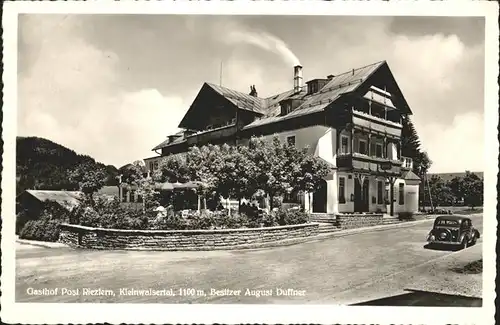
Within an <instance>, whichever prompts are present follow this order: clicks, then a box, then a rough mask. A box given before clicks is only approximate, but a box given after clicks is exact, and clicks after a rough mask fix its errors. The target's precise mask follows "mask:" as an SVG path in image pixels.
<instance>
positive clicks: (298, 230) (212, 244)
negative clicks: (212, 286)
mask: <svg viewBox="0 0 500 325" xmlns="http://www.w3.org/2000/svg"><path fill="white" fill-rule="evenodd" d="M317 234H318V224H317V223H307V224H301V225H291V226H279V227H268V228H253V229H222V230H122V229H103V228H92V227H85V226H79V225H70V224H63V225H61V232H60V237H59V241H60V242H62V243H64V244H66V245H68V246H71V247H80V248H93V249H132V250H169V251H175V250H221V249H241V248H255V247H258V246H259V245H260V244H269V243H273V242H276V244H277V245H279V242H280V241H286V240H291V239H297V238H307V237H313V236H316V235H317Z"/></svg>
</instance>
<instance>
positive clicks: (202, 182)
mask: <svg viewBox="0 0 500 325" xmlns="http://www.w3.org/2000/svg"><path fill="white" fill-rule="evenodd" d="M220 156H221V149H220V147H219V146H215V145H207V146H203V147H201V148H200V147H191V148H190V149H189V151H188V153H187V155H186V169H187V174H188V178H189V180H191V181H197V182H199V186H198V188H197V191H198V195H201V196H202V197H203V200H204V204H203V207H204V208H205V209H206V205H207V203H206V202H207V197H208V196H209V195H210V194H211V193H213V192H214V189H215V187H216V183H217V173H216V172H215V169H216V166H217V164H218V161H219V160H220ZM199 198H200V197H199V196H198V200H199ZM198 203H199V204H200V201H198Z"/></svg>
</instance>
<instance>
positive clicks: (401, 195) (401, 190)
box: [399, 183, 405, 205]
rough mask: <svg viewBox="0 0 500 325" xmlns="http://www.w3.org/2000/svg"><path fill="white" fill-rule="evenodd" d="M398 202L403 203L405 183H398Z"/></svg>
mask: <svg viewBox="0 0 500 325" xmlns="http://www.w3.org/2000/svg"><path fill="white" fill-rule="evenodd" d="M399 204H400V205H403V204H405V184H403V183H399Z"/></svg>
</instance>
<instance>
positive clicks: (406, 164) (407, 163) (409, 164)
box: [401, 157, 413, 169]
mask: <svg viewBox="0 0 500 325" xmlns="http://www.w3.org/2000/svg"><path fill="white" fill-rule="evenodd" d="M401 161H402V162H403V165H402V166H401V167H402V168H404V169H413V159H411V158H409V157H401Z"/></svg>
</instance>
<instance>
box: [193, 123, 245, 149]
mask: <svg viewBox="0 0 500 325" xmlns="http://www.w3.org/2000/svg"><path fill="white" fill-rule="evenodd" d="M236 131H237V127H236V125H235V124H230V125H225V126H222V127H219V128H216V129H210V130H203V131H199V132H196V133H193V134H191V135H189V136H188V137H187V138H186V141H187V144H188V145H189V146H191V145H203V144H206V143H208V142H210V141H213V140H219V139H223V138H226V137H230V136H233V135H234V134H236Z"/></svg>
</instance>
